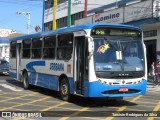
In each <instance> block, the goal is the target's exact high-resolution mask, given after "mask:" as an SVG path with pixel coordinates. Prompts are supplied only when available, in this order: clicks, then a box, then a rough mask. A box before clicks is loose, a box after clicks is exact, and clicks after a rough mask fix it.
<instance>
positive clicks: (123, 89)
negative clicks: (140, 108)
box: [118, 88, 128, 92]
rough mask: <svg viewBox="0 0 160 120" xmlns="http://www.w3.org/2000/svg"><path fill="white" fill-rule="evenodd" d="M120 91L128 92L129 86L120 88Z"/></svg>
mask: <svg viewBox="0 0 160 120" xmlns="http://www.w3.org/2000/svg"><path fill="white" fill-rule="evenodd" d="M118 91H119V92H128V88H119V90H118Z"/></svg>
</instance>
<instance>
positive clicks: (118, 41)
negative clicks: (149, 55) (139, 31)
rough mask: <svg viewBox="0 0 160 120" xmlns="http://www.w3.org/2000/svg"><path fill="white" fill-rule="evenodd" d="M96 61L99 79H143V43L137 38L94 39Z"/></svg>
mask: <svg viewBox="0 0 160 120" xmlns="http://www.w3.org/2000/svg"><path fill="white" fill-rule="evenodd" d="M94 61H95V71H96V75H97V76H99V77H105V78H107V77H109V78H115V77H120V76H123V77H124V75H125V77H142V76H143V75H144V51H143V47H142V41H141V40H140V39H139V38H136V37H135V38H131V37H122V36H116V37H115V36H114V37H113V36H112V37H111V36H109V37H108V38H107V39H105V38H102V37H101V38H94Z"/></svg>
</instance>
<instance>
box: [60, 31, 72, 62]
mask: <svg viewBox="0 0 160 120" xmlns="http://www.w3.org/2000/svg"><path fill="white" fill-rule="evenodd" d="M72 50H73V34H64V35H59V36H58V47H57V59H59V60H69V59H71V57H72Z"/></svg>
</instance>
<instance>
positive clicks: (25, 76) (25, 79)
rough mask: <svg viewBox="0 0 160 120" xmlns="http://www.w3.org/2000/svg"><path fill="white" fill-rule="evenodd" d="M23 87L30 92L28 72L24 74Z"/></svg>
mask: <svg viewBox="0 0 160 120" xmlns="http://www.w3.org/2000/svg"><path fill="white" fill-rule="evenodd" d="M23 87H24V89H25V90H28V89H29V88H30V85H29V80H28V73H27V72H25V73H24V74H23Z"/></svg>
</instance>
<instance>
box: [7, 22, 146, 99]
mask: <svg viewBox="0 0 160 120" xmlns="http://www.w3.org/2000/svg"><path fill="white" fill-rule="evenodd" d="M10 75H11V76H12V77H14V78H16V79H17V80H19V81H22V82H23V85H24V89H28V88H29V87H30V86H31V85H35V86H40V87H44V88H48V89H51V90H55V91H59V92H60V96H61V98H62V99H63V100H66V101H67V100H69V99H70V98H71V95H80V96H83V97H97V98H102V97H106V98H123V97H125V96H137V95H144V94H145V92H146V86H147V62H146V49H145V45H144V42H143V32H142V30H141V29H139V28H137V27H133V26H127V25H120V24H87V25H81V26H73V27H69V28H61V29H57V30H54V31H47V32H42V33H36V34H31V35H26V36H20V37H15V38H12V39H11V40H10Z"/></svg>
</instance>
